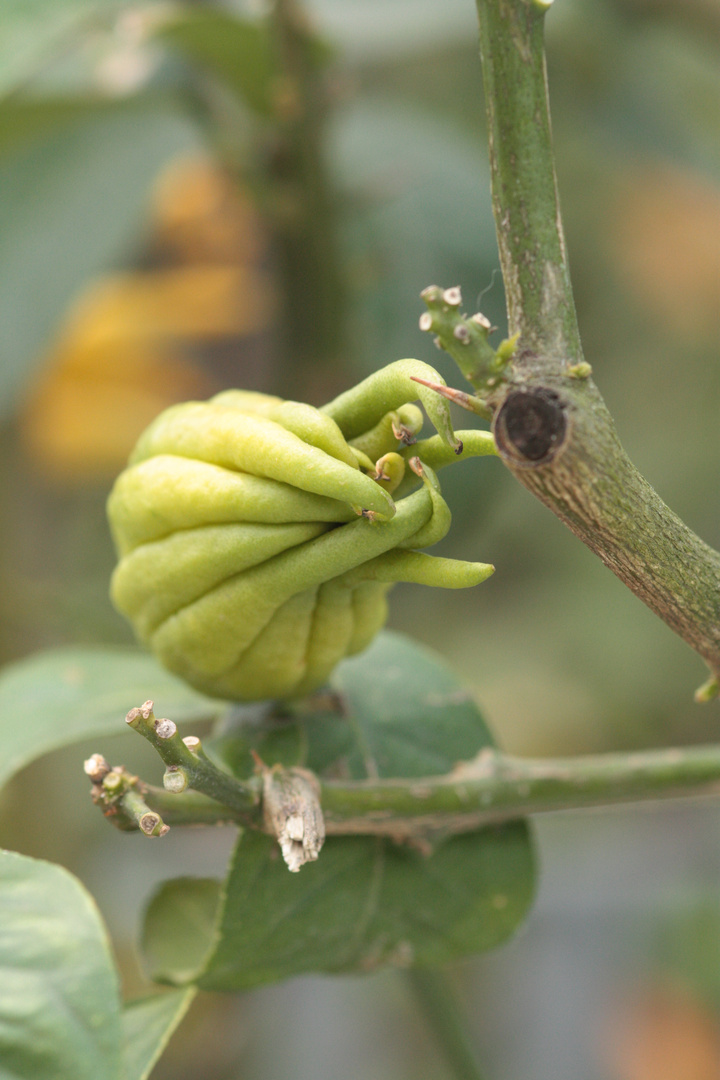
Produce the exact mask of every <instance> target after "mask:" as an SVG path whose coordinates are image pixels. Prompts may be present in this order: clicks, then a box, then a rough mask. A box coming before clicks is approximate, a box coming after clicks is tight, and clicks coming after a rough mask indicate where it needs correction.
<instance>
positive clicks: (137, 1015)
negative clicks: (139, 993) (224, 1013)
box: [122, 989, 196, 1080]
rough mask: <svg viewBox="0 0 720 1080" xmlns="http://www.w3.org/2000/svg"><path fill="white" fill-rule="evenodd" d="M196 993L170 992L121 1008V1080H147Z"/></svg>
mask: <svg viewBox="0 0 720 1080" xmlns="http://www.w3.org/2000/svg"><path fill="white" fill-rule="evenodd" d="M195 993H196V992H195V990H194V989H190V990H171V991H170V992H169V993H166V994H155V995H153V997H149V998H143V999H142V1000H141V1001H131V1002H130V1003H129V1004H127V1005H126V1006H125V1008H124V1009H123V1014H122V1018H123V1030H124V1034H125V1054H124V1058H123V1061H124V1065H125V1074H124V1077H123V1080H147V1077H149V1076H150V1073H151V1072H152V1069H153V1067H154V1065H155V1063H156V1062H157V1060H158V1058H159V1057H160V1055H161V1054H162V1052H163V1050H164V1049H165V1047H166V1046H167V1044H168V1042H169V1040H170V1038H171V1036H172V1034H173V1032H174V1031H175V1029H176V1028H177V1026H178V1024H180V1022H181V1021H182V1019H183V1017H184V1016H185V1013H186V1012H187V1011H188V1009H189V1008H190V1005H191V1004H192V1001H193V999H194V997H195Z"/></svg>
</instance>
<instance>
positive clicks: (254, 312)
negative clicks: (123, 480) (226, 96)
mask: <svg viewBox="0 0 720 1080" xmlns="http://www.w3.org/2000/svg"><path fill="white" fill-rule="evenodd" d="M155 202H156V206H155V207H154V208H153V212H152V213H151V219H150V228H151V230H152V232H151V237H152V238H153V239H152V240H151V251H150V254H151V257H153V261H154V262H155V263H156V265H154V266H150V267H145V268H142V269H139V270H137V271H136V272H134V273H125V274H123V275H120V274H115V275H114V276H112V277H106V278H103V279H101V280H98V281H96V282H95V283H93V284H92V285H91V286H89V287H88V288H87V289H86V290H85V292H84V293H83V294H82V295H81V296H80V297H79V298H78V299H77V300H76V302H75V304H74V306H73V310H72V311H71V313H70V314H69V316H68V318H67V319H66V321H65V323H64V326H63V327H62V329H61V331H60V333H59V335H58V341H57V345H56V347H55V350H54V352H53V353H51V355H50V356H49V358H48V360H47V363H46V367H45V368H44V371H43V377H42V378H41V379H40V380H39V382H38V383H37V385H36V387H35V389H34V391H33V392H31V393H30V395H29V397H28V398H27V399H26V402H25V406H24V408H23V410H22V411H21V413H20V421H19V422H20V430H21V436H22V439H23V442H24V445H25V447H26V449H27V452H28V454H29V456H30V459H31V460H32V461H33V462H34V463H35V464H36V465H37V466H38V467H39V468H40V469H41V470H42V472H43V473H44V474H46V475H64V476H66V477H70V478H72V479H74V481H75V482H76V483H82V482H83V481H84V480H85V479H86V478H88V477H96V478H101V479H105V480H106V481H107V480H111V479H112V478H113V476H114V475H115V474H116V473H117V471H118V470H119V469H122V467H123V465H124V463H125V461H126V460H127V457H128V454H129V453H130V451H131V449H132V448H133V446H134V445H135V442H136V441H137V438H138V436H139V435H140V433H141V432H142V431H143V430H144V428H145V427H147V425H148V424H149V423H150V421H151V420H152V419H153V418H154V417H155V416H157V415H158V413H159V412H162V410H163V409H165V408H167V406H168V405H170V404H172V403H173V402H175V401H186V400H189V399H192V398H205V397H208V396H210V395H211V394H212V392H213V390H214V388H215V387H216V386H217V380H216V379H214V378H213V377H212V374H211V373H210V372H208V371H206V370H205V369H204V367H203V365H202V363H201V362H198V361H201V360H202V348H203V346H205V345H208V346H210V347H211V348H212V345H213V344H214V343H216V342H223V341H230V342H232V341H238V340H241V339H242V338H244V337H246V336H250V335H255V334H259V333H261V332H262V331H263V330H265V329H266V328H267V326H268V323H269V321H270V317H271V313H272V306H273V303H272V299H273V298H272V286H271V283H270V281H269V279H268V277H267V275H266V274H265V275H263V273H262V272H261V271H260V270H259V269H258V267H257V262H258V260H259V258H260V257H261V255H262V241H261V236H260V230H259V223H258V220H257V215H256V214H254V212H253V210H252V208H251V206H250V204H249V202H248V201H247V198H246V197H245V196H244V195H243V193H242V192H241V191H239V190H238V189H237V188H236V187H234V186H233V185H232V183H231V181H230V179H229V178H228V177H226V176H224V174H223V172H222V170H221V169H220V168H219V167H217V166H215V165H213V164H212V163H211V162H210V161H209V160H207V159H202V158H199V157H198V158H191V159H186V160H183V161H178V162H177V163H176V164H174V165H172V166H170V168H169V171H168V172H167V173H166V174H165V175H164V176H162V177H161V178H160V180H159V182H158V187H157V190H156V196H155ZM153 249H154V250H153ZM198 353H200V355H198Z"/></svg>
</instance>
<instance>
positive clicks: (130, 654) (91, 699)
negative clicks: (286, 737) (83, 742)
mask: <svg viewBox="0 0 720 1080" xmlns="http://www.w3.org/2000/svg"><path fill="white" fill-rule="evenodd" d="M148 698H152V699H153V700H154V701H156V703H157V708H158V715H162V714H164V715H171V716H172V718H173V720H174V721H175V722H176V723H181V722H183V721H186V720H200V719H207V718H209V717H213V716H216V715H217V714H218V713H219V712H220V710H221V709H222V708H223V705H222V703H221V702H218V701H211V700H210V699H209V698H205V697H203V696H202V695H201V694H199V693H197V691H195V690H192V689H191V688H190V687H189V686H186V685H185V684H184V683H183V682H181V681H180V680H179V679H176V678H175V677H174V676H172V675H169V674H168V673H167V672H166V671H164V670H163V668H161V667H159V665H158V664H157V663H156V662H155V660H153V659H152V657H150V656H148V655H147V654H146V653H143V652H140V651H139V650H137V651H136V650H134V649H121V648H115V649H57V650H53V651H51V652H45V653H39V654H38V655H37V656H32V657H30V658H29V659H27V660H21V661H20V662H19V663H16V664H12V665H10V666H9V667H6V668H5V670H4V671H3V672H1V673H0V736H1V739H2V747H3V754H2V758H0V786H1V785H2V784H3V783H4V782H5V781H7V780H8V779H9V778H10V777H11V776H12V775H13V774H14V773H16V772H17V771H18V770H19V769H21V768H23V766H25V765H27V764H28V763H29V762H30V761H33V760H34V759H35V758H38V757H40V756H41V755H42V754H46V753H47V752H48V751H50V750H54V749H56V748H57V747H59V746H66V745H68V744H70V743H73V742H77V741H78V740H79V739H83V738H86V737H87V736H89V735H111V734H118V733H119V732H121V731H123V730H124V725H123V720H124V718H125V714H126V713H127V711H128V709H130V708H132V707H133V706H135V705H141V704H142V702H143V701H146V700H147V699H148Z"/></svg>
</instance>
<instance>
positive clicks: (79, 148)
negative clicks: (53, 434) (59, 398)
mask: <svg viewBox="0 0 720 1080" xmlns="http://www.w3.org/2000/svg"><path fill="white" fill-rule="evenodd" d="M38 122H39V121H38ZM195 145H196V140H195V135H194V132H193V130H192V128H191V127H190V125H189V124H188V122H187V121H185V120H183V119H182V118H181V117H180V116H179V114H178V113H176V112H172V111H171V110H169V109H168V108H159V107H154V106H153V107H152V108H147V109H137V110H132V109H129V108H128V109H120V108H118V109H116V110H110V109H108V110H107V111H106V112H105V113H104V114H103V115H101V116H98V115H95V114H94V113H92V111H91V112H90V114H89V115H88V116H86V117H85V119H83V120H78V119H77V118H76V119H75V121H74V122H73V123H72V124H71V125H70V126H69V127H68V126H65V127H64V128H61V130H59V131H55V130H53V131H52V132H51V133H49V134H47V137H45V138H38V139H34V140H31V141H30V142H29V143H27V144H23V145H22V146H21V147H20V148H19V149H18V150H17V152H16V153H14V154H11V155H9V156H7V157H6V158H4V159H3V160H2V161H0V189H2V192H3V199H2V203H1V204H0V356H2V364H0V413H2V412H3V411H5V412H7V411H8V410H9V409H11V408H12V407H14V405H15V403H16V401H17V399H18V398H19V395H20V393H21V392H22V389H23V386H24V383H25V382H26V381H27V379H28V378H29V376H30V375H31V374H32V372H33V370H34V369H35V368H36V367H37V366H38V365H39V364H41V363H42V362H43V361H44V360H45V357H44V355H43V350H44V349H45V347H46V346H47V343H48V341H49V339H50V337H51V336H52V333H53V332H54V331H55V330H56V328H57V325H58V322H59V320H60V319H61V317H62V315H63V314H64V312H65V311H66V309H67V305H68V303H69V302H70V301H71V300H72V298H73V296H74V294H75V293H76V292H77V290H78V289H79V288H80V287H81V286H82V285H83V284H84V282H85V281H86V280H87V279H88V278H89V277H91V276H92V275H94V274H97V273H99V272H100V271H102V270H105V269H107V268H108V267H109V266H110V265H112V263H113V262H115V261H117V260H118V258H119V257H120V256H121V255H123V254H124V253H125V251H126V250H127V249H128V247H129V246H130V244H131V242H132V240H133V239H134V238H135V235H136V234H137V233H138V232H139V230H140V228H141V226H142V224H143V214H144V211H145V208H146V205H147V202H148V197H149V194H148V193H149V189H150V185H151V184H152V181H153V180H154V178H155V176H156V175H157V173H158V171H159V170H160V169H161V167H162V166H163V165H164V164H165V162H166V161H168V160H169V159H170V158H172V157H173V156H174V155H176V154H177V153H178V152H180V151H181V150H187V149H190V148H191V147H194V146H195Z"/></svg>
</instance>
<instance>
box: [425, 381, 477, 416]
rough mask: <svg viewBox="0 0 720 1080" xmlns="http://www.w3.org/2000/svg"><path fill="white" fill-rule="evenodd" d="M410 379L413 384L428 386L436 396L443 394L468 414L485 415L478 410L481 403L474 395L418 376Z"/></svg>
mask: <svg viewBox="0 0 720 1080" xmlns="http://www.w3.org/2000/svg"><path fill="white" fill-rule="evenodd" d="M410 378H411V379H412V380H413V382H418V383H422V385H423V386H427V387H429V389H430V390H434V391H435V393H436V394H441V395H442V397H444V398H447V399H448V401H454V402H455V404H456V405H459V406H460V407H461V408H463V409H467V411H468V412H472V413H476V415H478V416H482V415H483V413H482V412H480V411H479V410H478V405H479V404H480V403H479V401H478V399H477V398H476V397H475V396H474V395H473V394H466V393H465V391H464V390H455V389H454V388H453V387H452V386H443V385H442V383H434V382H429V381H428V380H427V379H421V378H420V377H419V376H418V375H411V376H410Z"/></svg>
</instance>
